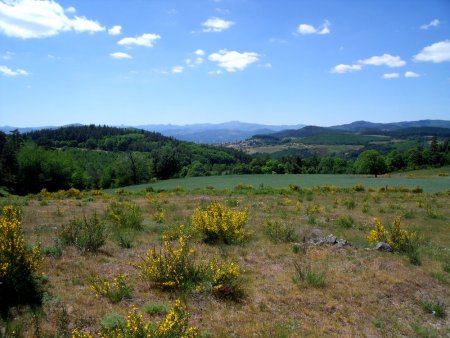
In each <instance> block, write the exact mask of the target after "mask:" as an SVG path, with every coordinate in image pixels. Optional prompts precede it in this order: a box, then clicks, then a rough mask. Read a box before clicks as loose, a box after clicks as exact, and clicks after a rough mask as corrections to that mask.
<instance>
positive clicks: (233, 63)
mask: <svg viewBox="0 0 450 338" xmlns="http://www.w3.org/2000/svg"><path fill="white" fill-rule="evenodd" d="M208 59H209V60H210V61H212V62H217V64H218V66H219V67H221V68H224V69H225V70H226V71H227V72H235V71H237V70H244V69H245V68H246V67H247V66H248V65H250V64H252V63H253V62H256V61H258V60H259V54H257V53H254V52H244V53H240V52H237V51H228V50H226V49H222V50H220V51H218V52H216V53H213V54H210V55H209V56H208Z"/></svg>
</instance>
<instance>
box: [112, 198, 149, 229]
mask: <svg viewBox="0 0 450 338" xmlns="http://www.w3.org/2000/svg"><path fill="white" fill-rule="evenodd" d="M106 213H107V215H108V217H109V218H110V220H111V221H112V222H113V224H114V226H115V227H119V228H131V229H136V230H141V229H142V221H143V220H144V218H143V216H142V210H141V208H140V207H139V206H138V205H137V204H135V203H132V202H117V201H114V202H112V203H111V204H110V205H109V207H108V209H107V212H106Z"/></svg>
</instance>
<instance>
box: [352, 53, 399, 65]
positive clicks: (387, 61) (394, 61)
mask: <svg viewBox="0 0 450 338" xmlns="http://www.w3.org/2000/svg"><path fill="white" fill-rule="evenodd" d="M358 63H360V64H363V65H371V66H383V65H385V66H388V67H391V68H394V67H403V66H404V65H406V62H405V61H403V60H402V59H401V57H400V56H393V55H390V54H383V55H380V56H372V57H371V58H368V59H365V60H359V61H358Z"/></svg>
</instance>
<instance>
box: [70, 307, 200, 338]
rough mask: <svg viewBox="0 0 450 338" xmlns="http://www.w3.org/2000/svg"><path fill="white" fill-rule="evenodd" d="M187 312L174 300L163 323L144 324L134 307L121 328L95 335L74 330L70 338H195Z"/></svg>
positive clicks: (106, 330)
mask: <svg viewBox="0 0 450 338" xmlns="http://www.w3.org/2000/svg"><path fill="white" fill-rule="evenodd" d="M189 316H190V314H189V312H187V311H186V309H185V308H184V307H183V305H182V304H181V301H180V300H176V301H175V303H174V304H173V306H172V308H171V309H170V311H169V313H168V314H167V316H166V318H165V319H164V320H163V321H158V322H156V323H152V322H151V321H148V322H144V318H143V316H142V314H140V313H139V312H138V309H137V308H136V307H135V306H132V308H131V310H130V312H129V313H128V316H127V320H126V323H125V325H124V326H123V327H115V328H113V329H103V330H102V331H101V332H99V333H97V334H96V335H92V334H90V333H87V332H83V331H79V330H78V329H76V328H75V329H74V330H73V331H72V338H94V337H101V338H150V337H151V338H196V337H198V336H199V333H198V330H197V328H195V327H189Z"/></svg>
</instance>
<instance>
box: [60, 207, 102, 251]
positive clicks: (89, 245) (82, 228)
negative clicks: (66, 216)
mask: <svg viewBox="0 0 450 338" xmlns="http://www.w3.org/2000/svg"><path fill="white" fill-rule="evenodd" d="M59 236H60V239H61V241H62V242H63V243H64V244H73V245H75V247H76V248H77V249H78V250H79V251H80V252H83V253H84V252H96V251H98V249H100V248H101V247H102V246H103V245H104V244H105V240H106V227H105V224H104V223H103V222H102V221H101V220H100V219H99V218H98V217H97V215H96V214H94V215H93V216H91V217H89V218H88V217H86V216H84V217H83V218H82V219H74V220H72V221H71V222H70V223H69V224H66V225H64V226H63V227H62V230H61V233H60V235H59Z"/></svg>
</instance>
